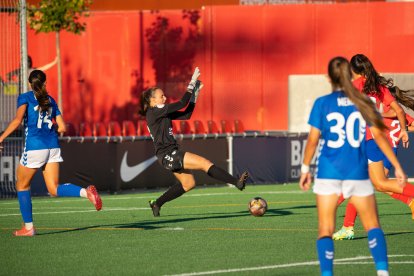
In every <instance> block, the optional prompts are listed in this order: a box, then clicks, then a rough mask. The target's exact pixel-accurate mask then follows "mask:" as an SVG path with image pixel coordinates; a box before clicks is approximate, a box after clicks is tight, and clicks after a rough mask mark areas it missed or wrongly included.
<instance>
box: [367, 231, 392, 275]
mask: <svg viewBox="0 0 414 276" xmlns="http://www.w3.org/2000/svg"><path fill="white" fill-rule="evenodd" d="M368 246H369V249H370V250H371V255H372V257H373V258H374V262H375V267H376V268H377V270H386V271H388V256H387V243H386V242H385V237H384V232H382V230H381V228H373V229H371V230H369V231H368Z"/></svg>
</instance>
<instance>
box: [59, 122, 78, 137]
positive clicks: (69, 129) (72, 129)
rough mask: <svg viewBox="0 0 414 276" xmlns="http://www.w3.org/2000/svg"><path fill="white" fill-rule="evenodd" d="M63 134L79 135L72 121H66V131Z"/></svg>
mask: <svg viewBox="0 0 414 276" xmlns="http://www.w3.org/2000/svg"><path fill="white" fill-rule="evenodd" d="M62 136H78V131H77V130H76V127H75V125H74V124H72V123H66V131H65V133H63V135H62Z"/></svg>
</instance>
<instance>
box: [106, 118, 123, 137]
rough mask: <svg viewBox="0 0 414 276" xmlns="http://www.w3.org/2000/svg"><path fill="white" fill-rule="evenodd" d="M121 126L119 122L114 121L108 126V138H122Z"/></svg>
mask: <svg viewBox="0 0 414 276" xmlns="http://www.w3.org/2000/svg"><path fill="white" fill-rule="evenodd" d="M121 135H122V131H121V126H120V125H119V123H118V122H115V121H112V122H109V125H108V136H121Z"/></svg>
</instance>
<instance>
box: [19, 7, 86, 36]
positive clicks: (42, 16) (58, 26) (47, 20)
mask: <svg viewBox="0 0 414 276" xmlns="http://www.w3.org/2000/svg"><path fill="white" fill-rule="evenodd" d="M91 3H92V1H91V0H41V1H40V3H39V4H38V5H37V6H35V5H31V6H28V7H27V20H28V23H29V25H30V28H32V29H33V30H35V31H36V33H40V32H43V33H48V32H60V31H62V30H65V31H68V32H71V33H74V34H80V33H82V32H83V31H84V30H85V27H86V23H85V22H82V21H81V18H82V16H89V14H88V11H89V5H90V4H91Z"/></svg>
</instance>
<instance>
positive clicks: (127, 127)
mask: <svg viewBox="0 0 414 276" xmlns="http://www.w3.org/2000/svg"><path fill="white" fill-rule="evenodd" d="M136 135H137V130H136V128H135V125H134V123H133V122H132V121H123V122H122V136H136Z"/></svg>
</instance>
